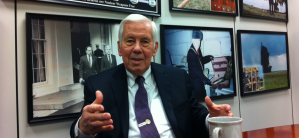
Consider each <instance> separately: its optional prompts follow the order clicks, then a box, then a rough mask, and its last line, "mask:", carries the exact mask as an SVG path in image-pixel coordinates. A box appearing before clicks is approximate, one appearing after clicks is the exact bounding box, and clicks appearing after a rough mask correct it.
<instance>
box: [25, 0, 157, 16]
mask: <svg viewBox="0 0 299 138" xmlns="http://www.w3.org/2000/svg"><path fill="white" fill-rule="evenodd" d="M27 1H39V2H50V3H57V4H65V5H72V6H80V7H87V8H95V9H102V10H109V11H117V12H126V13H135V14H144V15H150V16H159V17H160V16H161V6H160V5H161V1H160V0H109V1H107V0H27Z"/></svg>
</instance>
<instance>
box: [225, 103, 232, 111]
mask: <svg viewBox="0 0 299 138" xmlns="http://www.w3.org/2000/svg"><path fill="white" fill-rule="evenodd" d="M230 110H231V106H230V105H228V104H225V105H224V111H226V112H229V111H230Z"/></svg>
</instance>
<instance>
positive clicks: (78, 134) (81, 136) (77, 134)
mask: <svg viewBox="0 0 299 138" xmlns="http://www.w3.org/2000/svg"><path fill="white" fill-rule="evenodd" d="M80 118H81V117H80ZM80 118H79V119H78V121H77V123H76V125H75V137H76V138H95V136H96V135H97V134H95V135H94V136H87V135H85V134H84V133H83V132H81V130H80V129H79V120H80Z"/></svg>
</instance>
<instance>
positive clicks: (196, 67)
mask: <svg viewBox="0 0 299 138" xmlns="http://www.w3.org/2000/svg"><path fill="white" fill-rule="evenodd" d="M187 61H188V68H189V72H190V73H191V72H193V73H192V74H191V75H193V77H195V78H200V80H201V81H202V82H203V83H204V82H208V81H209V79H208V78H207V77H206V76H205V75H204V74H203V70H202V66H203V64H200V61H199V59H198V56H197V55H195V54H194V55H192V53H191V52H189V53H188V55H187ZM194 75H195V76H194Z"/></svg>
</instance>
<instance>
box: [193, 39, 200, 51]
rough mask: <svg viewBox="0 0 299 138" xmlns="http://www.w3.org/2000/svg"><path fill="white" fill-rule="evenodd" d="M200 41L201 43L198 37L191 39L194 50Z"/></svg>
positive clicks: (198, 46)
mask: <svg viewBox="0 0 299 138" xmlns="http://www.w3.org/2000/svg"><path fill="white" fill-rule="evenodd" d="M200 43H201V40H200V39H192V44H193V46H194V47H195V49H196V50H197V49H198V48H200Z"/></svg>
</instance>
